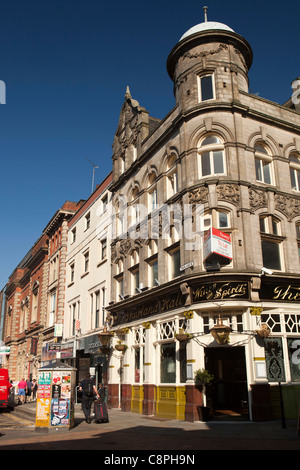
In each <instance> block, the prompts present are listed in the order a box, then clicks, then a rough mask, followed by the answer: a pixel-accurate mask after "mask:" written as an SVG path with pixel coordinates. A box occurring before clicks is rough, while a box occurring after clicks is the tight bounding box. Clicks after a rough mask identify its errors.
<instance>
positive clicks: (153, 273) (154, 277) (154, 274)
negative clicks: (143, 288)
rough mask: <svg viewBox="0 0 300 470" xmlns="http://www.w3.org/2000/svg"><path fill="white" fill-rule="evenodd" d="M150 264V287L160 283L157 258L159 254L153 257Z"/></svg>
mask: <svg viewBox="0 0 300 470" xmlns="http://www.w3.org/2000/svg"><path fill="white" fill-rule="evenodd" d="M148 266H149V276H148V280H149V287H155V286H158V285H159V279H158V259H157V256H155V257H154V258H152V259H151V260H150V261H149V262H148Z"/></svg>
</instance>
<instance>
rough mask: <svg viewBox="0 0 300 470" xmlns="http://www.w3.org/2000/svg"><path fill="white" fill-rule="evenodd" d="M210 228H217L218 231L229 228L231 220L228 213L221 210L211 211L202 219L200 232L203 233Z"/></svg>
mask: <svg viewBox="0 0 300 470" xmlns="http://www.w3.org/2000/svg"><path fill="white" fill-rule="evenodd" d="M211 227H214V228H218V229H219V230H226V229H229V228H230V227H231V220H230V214H229V212H227V211H225V210H222V209H212V210H211V211H210V212H207V213H206V214H204V215H203V217H202V227H201V228H202V230H203V231H204V232H205V231H206V230H209V229H210V228H211Z"/></svg>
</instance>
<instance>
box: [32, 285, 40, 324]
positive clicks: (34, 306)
mask: <svg viewBox="0 0 300 470" xmlns="http://www.w3.org/2000/svg"><path fill="white" fill-rule="evenodd" d="M38 296H39V284H38V282H37V281H36V282H35V283H34V285H33V289H32V309H31V323H34V322H35V321H37V318H38Z"/></svg>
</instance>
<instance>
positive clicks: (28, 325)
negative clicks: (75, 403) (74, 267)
mask: <svg viewBox="0 0 300 470" xmlns="http://www.w3.org/2000/svg"><path fill="white" fill-rule="evenodd" d="M81 204H82V202H81V201H80V202H79V203H76V202H69V201H67V202H66V203H65V204H64V205H63V206H62V208H61V209H59V210H58V211H57V212H56V213H55V214H54V216H53V217H52V219H51V220H50V222H49V223H48V224H47V226H46V228H45V229H44V231H43V233H42V235H41V237H40V238H39V239H38V240H37V242H36V243H35V244H34V245H33V247H32V248H31V249H30V250H29V251H28V253H27V254H26V256H25V257H24V258H23V260H22V261H21V262H20V264H19V265H18V266H17V267H16V269H15V270H14V271H13V273H12V274H11V276H10V278H9V281H8V284H7V288H6V318H5V325H4V335H3V336H4V337H3V340H4V341H5V344H6V345H7V346H9V347H10V355H9V356H8V357H7V367H8V369H9V374H10V378H11V379H12V380H20V379H21V378H23V377H25V378H29V377H32V378H35V377H36V375H37V369H38V368H39V367H40V366H41V363H42V361H43V360H44V359H46V358H45V357H44V358H43V357H42V356H43V351H47V343H48V342H49V341H53V339H54V325H55V324H56V323H62V322H63V304H64V288H65V258H66V248H67V224H68V220H69V218H70V217H72V215H74V214H75V212H76V211H77V209H78V208H79V207H81Z"/></svg>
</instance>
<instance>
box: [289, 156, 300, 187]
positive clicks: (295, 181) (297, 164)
mask: <svg viewBox="0 0 300 470" xmlns="http://www.w3.org/2000/svg"><path fill="white" fill-rule="evenodd" d="M290 176H291V185H292V189H294V190H295V191H300V158H299V155H297V154H296V153H292V154H291V156H290Z"/></svg>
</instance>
